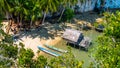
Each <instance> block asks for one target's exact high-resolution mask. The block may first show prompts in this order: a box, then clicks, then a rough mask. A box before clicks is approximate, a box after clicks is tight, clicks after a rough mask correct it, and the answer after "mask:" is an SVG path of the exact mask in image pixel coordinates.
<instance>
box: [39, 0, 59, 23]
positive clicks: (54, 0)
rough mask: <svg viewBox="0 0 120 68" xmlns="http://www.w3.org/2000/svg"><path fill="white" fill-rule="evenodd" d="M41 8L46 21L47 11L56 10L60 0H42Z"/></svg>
mask: <svg viewBox="0 0 120 68" xmlns="http://www.w3.org/2000/svg"><path fill="white" fill-rule="evenodd" d="M39 4H40V9H41V10H42V11H43V13H44V16H43V21H42V23H44V21H45V17H46V13H48V12H55V11H57V8H58V6H59V4H60V2H59V0H40V2H39Z"/></svg>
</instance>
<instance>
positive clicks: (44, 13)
mask: <svg viewBox="0 0 120 68" xmlns="http://www.w3.org/2000/svg"><path fill="white" fill-rule="evenodd" d="M45 18H46V12H44V16H43V20H42V24H43V23H44V22H45Z"/></svg>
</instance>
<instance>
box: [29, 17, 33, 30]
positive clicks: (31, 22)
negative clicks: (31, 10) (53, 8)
mask: <svg viewBox="0 0 120 68" xmlns="http://www.w3.org/2000/svg"><path fill="white" fill-rule="evenodd" d="M32 24H33V21H32V19H31V21H30V28H32Z"/></svg>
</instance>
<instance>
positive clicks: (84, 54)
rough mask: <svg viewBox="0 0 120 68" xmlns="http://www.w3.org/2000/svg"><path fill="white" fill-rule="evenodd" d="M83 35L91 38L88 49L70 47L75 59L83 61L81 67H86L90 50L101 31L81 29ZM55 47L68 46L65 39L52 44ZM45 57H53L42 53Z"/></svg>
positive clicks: (88, 62) (65, 47) (94, 45)
mask: <svg viewBox="0 0 120 68" xmlns="http://www.w3.org/2000/svg"><path fill="white" fill-rule="evenodd" d="M83 34H84V36H88V37H90V38H91V39H92V45H91V46H90V47H89V50H88V51H84V50H81V49H78V48H74V47H71V49H72V52H73V54H74V55H75V57H76V59H78V60H80V61H83V62H84V65H83V67H84V68H86V67H88V66H89V64H90V62H91V59H90V57H89V54H90V52H89V51H90V50H91V49H92V48H94V47H96V45H97V43H96V39H97V37H98V36H100V35H101V34H102V33H99V32H96V31H95V30H88V31H83ZM54 46H55V47H57V48H61V49H65V50H66V49H67V48H68V46H67V45H66V41H65V40H61V41H60V42H59V43H58V44H56V45H54ZM44 56H45V57H47V58H53V56H51V55H48V54H45V55H44Z"/></svg>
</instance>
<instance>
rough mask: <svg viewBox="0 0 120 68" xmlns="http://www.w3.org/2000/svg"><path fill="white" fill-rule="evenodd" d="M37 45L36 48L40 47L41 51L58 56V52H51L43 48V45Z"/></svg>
mask: <svg viewBox="0 0 120 68" xmlns="http://www.w3.org/2000/svg"><path fill="white" fill-rule="evenodd" d="M37 47H38V49H40V50H41V51H44V52H46V53H48V54H50V55H53V56H56V57H58V56H60V54H57V53H55V52H52V51H50V50H47V49H45V48H43V47H41V46H37Z"/></svg>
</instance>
